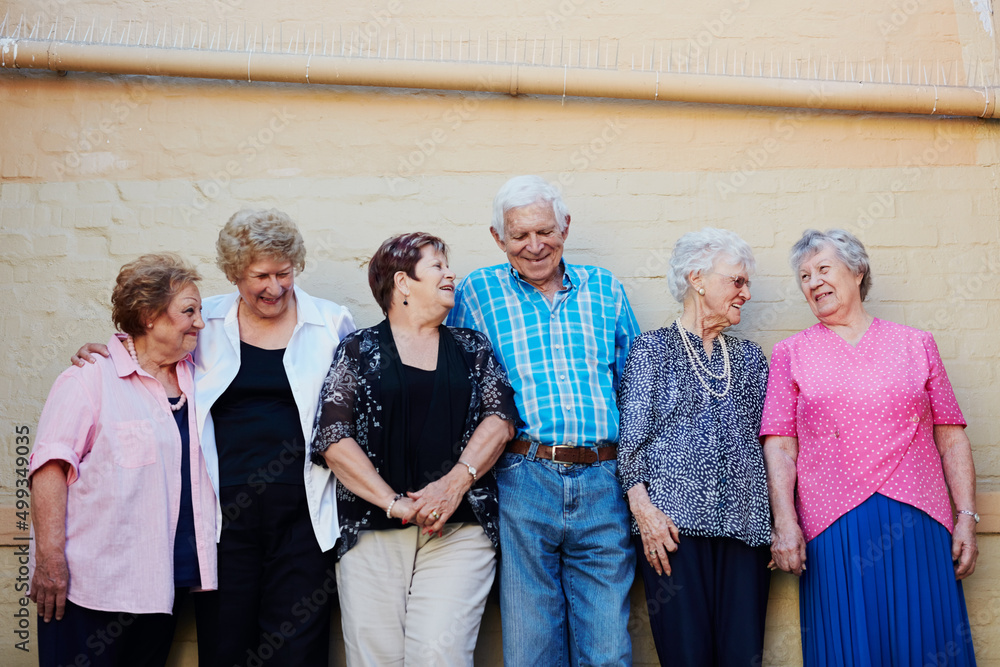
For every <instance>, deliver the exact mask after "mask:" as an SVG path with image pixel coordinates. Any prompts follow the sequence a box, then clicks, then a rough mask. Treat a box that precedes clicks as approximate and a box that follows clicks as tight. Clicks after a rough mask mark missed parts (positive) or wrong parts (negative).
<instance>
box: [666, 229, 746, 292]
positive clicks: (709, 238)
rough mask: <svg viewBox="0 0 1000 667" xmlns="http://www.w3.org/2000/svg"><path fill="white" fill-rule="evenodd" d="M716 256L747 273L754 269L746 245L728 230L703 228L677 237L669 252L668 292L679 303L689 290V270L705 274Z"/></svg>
mask: <svg viewBox="0 0 1000 667" xmlns="http://www.w3.org/2000/svg"><path fill="white" fill-rule="evenodd" d="M720 259H729V260H731V261H732V262H733V263H734V264H738V265H740V266H741V267H743V269H744V270H745V271H746V272H747V274H753V272H754V271H756V270H757V261H756V260H755V259H754V257H753V251H752V250H751V249H750V246H749V245H747V242H746V241H744V240H743V239H741V238H740V237H739V235H738V234H736V233H735V232H731V231H729V230H728V229H716V228H714V227H705V228H704V229H702V230H701V231H698V232H688V233H687V234H685V235H684V236H682V237H680V238H679V239H677V243H675V244H674V251H673V253H672V254H671V255H670V270H669V271H668V272H667V283H668V285H669V287H670V293H671V294H672V295H673V296H674V298H675V299H677V300H678V301H679V302H681V303H683V302H684V297H685V296H687V293H688V290H690V289H691V283H690V282H688V276H689V275H690V274H691V273H692V272H695V273H697V272H699V271H700V272H702V273H708V272H709V271H711V270H712V267H713V266H715V263H716V262H717V261H719V260H720Z"/></svg>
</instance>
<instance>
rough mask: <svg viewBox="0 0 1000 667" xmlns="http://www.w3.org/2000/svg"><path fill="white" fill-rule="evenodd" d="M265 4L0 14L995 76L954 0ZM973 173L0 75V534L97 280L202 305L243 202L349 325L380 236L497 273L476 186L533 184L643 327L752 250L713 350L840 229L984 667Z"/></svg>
mask: <svg viewBox="0 0 1000 667" xmlns="http://www.w3.org/2000/svg"><path fill="white" fill-rule="evenodd" d="M278 4H279V3H270V2H269V3H265V2H262V1H259V0H215V2H213V3H204V2H194V1H193V0H175V1H174V2H166V1H165V0H155V1H152V2H138V1H137V0H104V1H101V0H84V1H81V2H74V3H72V5H71V4H69V3H67V2H65V1H64V0H45V1H43V2H41V3H37V2H28V1H27V0H12V1H11V2H8V3H7V5H8V6H9V7H10V13H9V17H10V18H9V19H8V20H9V21H14V22H15V23H16V22H17V20H18V18H19V17H20V15H21V13H22V11H23V12H24V13H25V14H26V15H27V20H28V21H29V23H33V22H34V20H35V19H34V17H36V16H38V17H40V18H41V20H42V22H43V23H44V22H45V21H48V20H55V19H56V18H59V20H60V26H61V27H60V31H63V30H66V29H68V28H67V26H70V25H71V24H72V20H73V19H74V18H76V19H77V20H78V22H79V24H80V25H87V24H89V22H90V20H91V19H92V18H95V17H96V18H100V19H103V20H104V21H105V23H106V22H107V20H108V19H112V18H115V19H117V20H118V21H119V22H121V21H127V20H128V19H129V18H134V19H136V25H137V26H138V25H139V24H140V23H141V22H144V21H149V22H150V23H151V24H152V25H154V26H155V25H160V26H165V25H169V22H170V20H171V19H172V20H173V21H174V22H175V24H176V25H179V24H180V22H181V20H182V19H181V17H191V18H192V19H198V20H205V21H211V23H212V25H213V26H215V27H218V26H220V25H221V26H226V27H228V28H230V29H231V30H232V29H234V26H238V24H240V23H242V22H246V25H247V26H248V27H249V30H250V31H251V32H252V31H253V30H254V27H253V26H255V25H263V26H267V29H268V30H270V29H271V28H272V27H273V26H280V29H281V31H282V33H283V34H284V37H285V39H286V40H287V39H289V36H290V35H291V34H294V33H295V32H296V31H301V32H302V34H303V35H306V34H307V33H309V32H312V31H314V29H315V30H322V31H323V32H322V34H323V35H325V36H326V37H327V38H329V37H330V36H332V35H334V34H335V33H336V30H337V27H338V26H340V25H342V26H343V30H344V33H345V34H349V33H350V32H351V31H352V30H360V31H366V30H368V29H371V30H373V31H374V30H375V29H376V28H377V29H378V30H379V31H381V34H387V33H388V32H390V31H393V30H395V31H396V32H397V33H398V34H406V33H407V32H408V31H409V32H410V34H413V35H417V36H418V38H419V36H421V35H425V34H426V35H430V34H432V33H431V31H432V30H433V35H435V37H434V39H440V38H441V37H442V36H445V35H446V36H447V37H446V38H447V39H451V38H452V37H454V36H458V35H461V34H466V35H468V37H469V38H470V39H473V40H475V39H476V38H477V37H479V36H481V38H484V39H488V40H496V39H497V37H498V35H501V34H503V35H507V36H508V39H509V40H511V41H512V40H513V39H514V38H515V35H517V36H519V38H520V39H524V38H525V37H530V38H537V39H539V40H542V39H543V38H548V39H549V40H550V41H551V40H552V39H554V36H555V37H560V38H561V37H565V38H566V39H568V40H571V41H573V42H574V43H575V40H577V39H582V40H583V41H582V42H581V43H580V46H579V47H578V48H580V49H583V48H586V47H591V46H593V45H595V44H598V43H599V44H603V45H604V46H603V47H601V48H605V49H607V48H610V47H609V46H608V45H610V44H612V43H615V40H620V41H621V46H620V47H618V49H619V51H620V55H619V59H620V63H621V66H622V67H623V68H624V69H628V67H629V63H630V58H631V57H632V56H633V55H635V57H636V59H641V58H642V57H643V55H645V57H646V58H648V57H649V54H650V53H653V52H654V51H653V49H654V48H656V49H661V48H662V49H669V51H668V53H672V54H674V57H675V58H678V57H679V56H680V54H686V53H687V52H693V53H694V54H695V56H696V57H697V56H698V55H699V54H701V55H702V57H706V58H713V57H716V54H718V57H720V58H723V59H725V58H729V59H734V58H735V59H736V60H742V59H743V57H744V56H746V57H747V58H748V62H750V61H751V60H753V59H760V58H765V59H768V58H770V59H771V60H772V61H773V60H787V59H788V58H790V57H791V58H793V59H802V60H806V59H808V61H809V62H825V63H826V65H825V66H829V64H830V63H831V62H839V61H840V60H843V59H844V58H845V57H847V58H849V59H850V60H852V61H856V60H860V59H862V58H865V59H866V60H867V61H868V62H869V63H876V62H878V63H879V65H878V66H879V67H881V66H882V61H883V60H884V61H885V62H887V63H889V64H890V65H892V64H893V63H900V62H902V63H910V64H911V66H912V67H913V68H914V69H915V68H916V67H917V64H918V63H919V64H920V66H921V67H927V66H930V65H931V63H934V64H937V65H938V67H939V68H940V69H942V70H943V69H944V68H945V67H949V68H951V67H954V69H950V70H949V71H950V72H952V74H949V76H950V77H954V76H955V75H957V76H958V77H959V80H960V81H962V82H964V81H965V79H966V78H967V74H966V73H967V72H974V74H973V79H974V80H975V82H978V81H979V78H978V77H980V76H989V77H991V79H995V78H996V75H997V73H998V67H997V62H996V52H997V46H998V42H997V37H996V34H995V30H994V32H993V34H990V33H989V32H987V31H986V30H985V29H984V27H983V24H982V20H981V17H980V15H979V14H978V13H977V12H976V10H975V7H974V5H973V4H972V3H970V2H968V1H962V2H960V1H958V0H955V1H942V0H908V1H906V2H904V1H901V0H900V1H896V0H889V1H887V2H875V3H872V2H867V1H864V2H863V1H862V0H846V1H845V2H842V3H833V4H831V3H822V4H820V3H806V4H804V5H803V4H802V3H794V2H790V1H789V0H712V1H709V2H703V3H682V2H679V1H678V0H667V1H666V2H653V1H652V0H640V1H639V2H623V1H620V0H617V1H616V0H532V1H530V2H517V3H514V2H480V1H472V2H469V1H465V2H459V1H457V0H445V1H442V2H436V3H434V4H433V5H429V4H428V3H427V2H426V0H425V1H423V2H417V1H416V0H388V1H386V2H380V1H378V0H376V2H372V3H360V2H352V3H340V4H339V5H331V4H330V3H328V2H325V1H323V2H321V1H320V0H308V1H306V2H298V3H294V4H293V5H289V6H288V7H281V6H277V5H278ZM78 30H79V29H78ZM303 39H304V37H303ZM599 40H600V41H599ZM432 42H433V40H432ZM668 57H669V56H668ZM824 58H825V60H824ZM710 62H711V61H710ZM944 63H948V64H947V65H945V64H944ZM952 63H957V64H956V65H954V66H953V65H952ZM894 71H896V72H897V73H898V72H901V71H905V65H904V66H901V65H898V64H897V65H895V70H894ZM998 171H1000V125H998V122H997V121H982V120H976V119H958V118H938V117H926V116H906V115H890V116H883V115H875V114H866V113H846V112H825V111H799V110H776V109H764V108H748V107H732V106H708V105H692V104H677V103H664V102H657V103H653V102H638V101H609V100H586V99H575V98H569V99H566V100H565V101H563V100H561V99H558V98H544V97H532V96H519V97H517V98H512V97H509V96H503V95H482V94H473V93H465V94H463V93H450V92H420V91H412V90H384V89H369V88H361V87H354V88H343V89H341V88H333V87H325V88H320V87H305V86H298V85H277V84H248V83H246V82H221V81H202V80H184V79H156V78H144V77H129V76H111V75H102V74H80V73H70V74H69V75H68V76H66V77H57V76H56V75H55V74H54V73H51V72H45V71H26V70H25V71H20V72H12V71H9V70H0V284H3V285H5V286H6V287H7V289H4V290H3V291H2V293H0V312H2V321H0V331H2V340H3V342H4V344H5V346H6V348H7V350H6V352H7V353H6V354H5V355H3V358H2V360H0V427H2V429H3V434H4V435H3V438H2V439H0V543H3V544H6V545H11V544H13V537H14V536H16V535H18V531H17V529H16V515H15V514H14V511H15V502H16V498H15V495H14V493H15V492H14V480H15V479H16V474H17V473H16V468H17V467H18V464H17V459H16V443H15V440H14V429H15V427H16V426H21V425H26V426H28V427H30V428H31V429H32V431H33V430H34V427H35V425H36V424H37V420H38V415H39V412H40V410H41V406H42V404H43V402H44V400H45V396H46V394H47V391H48V388H49V386H50V385H51V383H52V381H53V380H54V378H55V377H56V375H57V374H58V373H59V372H60V371H61V370H62V369H63V368H64V367H65V365H66V361H67V359H68V356H69V355H70V353H71V352H72V351H73V350H75V349H76V348H77V347H78V346H79V344H80V343H82V342H85V341H91V340H93V341H103V340H105V339H106V337H107V336H108V333H109V331H110V323H109V322H110V318H109V304H108V301H109V294H110V287H111V284H112V281H113V279H114V276H115V275H116V273H117V270H118V268H119V267H120V266H121V265H122V264H123V263H124V262H126V261H128V260H129V259H132V258H134V257H135V256H136V255H138V254H140V253H142V252H148V251H157V250H174V251H178V252H180V253H182V254H184V255H185V256H187V257H189V258H190V259H191V260H192V261H194V262H195V263H196V264H197V265H198V266H199V268H200V269H201V270H202V272H203V274H204V275H205V281H204V284H203V287H202V289H203V293H204V294H215V293H219V292H222V291H226V290H228V289H230V286H229V285H228V283H226V282H225V280H224V278H223V277H222V276H221V275H220V273H219V272H218V270H217V269H216V268H215V267H214V240H215V237H216V234H217V232H218V229H219V227H220V226H221V224H222V223H223V222H224V221H225V220H226V219H227V218H228V217H229V215H231V214H232V213H233V212H234V211H235V210H236V209H238V208H239V207H241V206H254V207H257V206H267V207H270V206H276V207H279V208H281V209H284V210H286V211H287V212H288V213H290V214H291V215H292V216H293V217H294V218H295V219H296V220H297V221H298V222H299V224H300V226H301V228H302V230H303V233H304V235H305V238H306V242H307V247H308V251H309V255H308V258H307V268H306V271H305V273H304V274H303V275H302V276H300V277H298V278H297V280H298V281H299V283H300V284H301V285H302V286H304V287H305V288H306V289H307V290H309V291H310V292H311V293H313V294H316V295H317V296H321V297H325V298H329V299H332V300H334V301H337V302H340V303H344V304H346V305H348V306H349V307H350V308H351V310H352V311H353V312H354V314H355V317H356V319H357V321H358V324H359V325H361V326H365V325H370V324H373V323H375V322H376V321H377V320H378V319H379V313H378V310H377V308H376V307H375V306H374V303H373V302H372V299H371V296H370V293H369V292H368V289H367V284H366V280H365V274H364V269H363V264H364V261H365V260H366V259H367V258H368V256H370V254H371V252H372V251H373V250H374V249H375V247H376V246H377V245H378V243H379V242H380V241H381V240H382V239H384V238H385V237H387V236H389V235H390V234H393V233H396V232H400V231H407V230H416V229H422V230H427V231H431V232H434V233H437V234H440V235H441V236H443V237H444V238H445V239H446V240H447V241H448V242H449V243H450V244H451V246H452V260H453V262H452V263H453V266H454V267H455V268H456V270H457V271H458V272H459V273H460V274H464V273H467V272H468V271H470V270H472V269H474V268H476V267H478V266H482V265H485V264H492V263H496V262H499V261H501V260H502V259H503V256H502V255H501V254H500V253H499V251H498V250H497V249H496V247H495V246H494V245H493V243H492V241H491V239H490V237H489V233H488V230H487V225H488V220H489V216H490V202H491V199H492V196H493V194H494V193H495V191H496V189H497V188H498V187H499V186H500V185H501V184H502V183H503V181H504V180H505V179H506V178H507V177H509V176H511V175H514V174H518V173H539V174H542V175H544V176H546V177H548V178H550V179H552V180H556V181H559V182H560V183H561V184H562V186H563V190H564V192H565V196H566V199H567V202H568V204H569V206H570V210H571V212H572V215H573V226H572V232H571V234H570V237H569V240H568V244H567V257H568V259H570V260H571V261H579V262H589V263H597V264H601V265H604V266H607V267H609V268H610V269H612V270H613V271H614V272H615V273H616V274H617V275H618V276H619V277H621V278H622V280H623V281H624V282H625V284H626V286H627V288H628V292H629V297H630V299H631V300H632V304H633V306H634V308H635V310H636V312H637V315H638V317H639V321H640V324H641V325H642V327H643V329H644V330H646V329H650V328H654V327H658V326H662V325H664V324H666V323H668V322H670V321H671V320H672V319H673V318H674V317H675V316H676V314H677V312H678V306H677V304H676V303H674V302H673V300H672V299H671V298H670V296H669V293H668V291H667V289H666V286H665V282H664V274H665V270H666V268H667V258H668V256H669V249H670V247H671V246H672V244H673V242H674V241H675V240H676V239H677V238H678V237H679V236H680V235H681V234H683V233H684V232H687V231H690V230H692V229H697V228H700V227H702V226H704V225H713V226H720V227H726V228H729V229H732V230H734V231H736V232H738V233H739V234H740V235H742V236H743V237H744V238H745V239H746V240H747V241H748V242H749V243H750V244H751V245H752V246H753V248H754V250H755V252H756V255H757V259H758V264H759V275H758V276H757V277H756V279H755V281H754V290H753V300H752V301H751V302H750V304H749V305H748V307H747V308H746V309H745V310H744V323H743V324H742V325H741V326H740V327H739V328H738V330H737V331H735V333H736V334H737V335H741V336H745V337H748V338H751V339H753V340H756V341H757V342H759V343H760V344H761V345H762V346H763V347H764V349H765V351H768V352H769V351H770V349H771V347H772V346H773V344H774V343H775V342H776V341H777V340H780V339H781V338H783V337H785V336H787V335H789V334H791V333H793V332H795V331H798V330H800V329H802V328H804V327H806V326H809V325H811V324H812V323H813V320H812V316H811V314H810V312H809V310H808V308H807V307H806V305H805V304H804V303H803V301H802V298H801V296H800V295H799V293H798V291H797V290H796V288H795V285H794V281H793V280H792V278H791V276H790V270H789V268H788V266H787V260H786V257H787V251H788V249H789V247H790V246H791V244H792V243H793V242H794V241H795V240H796V239H797V238H798V236H799V234H800V233H801V232H802V230H803V229H805V228H807V227H818V228H824V229H825V228H828V227H831V226H840V227H846V228H847V229H850V230H852V231H854V232H855V233H856V234H858V235H859V236H860V237H861V238H862V240H863V241H864V242H865V243H866V244H867V246H868V249H869V252H870V254H871V257H872V260H873V263H874V273H875V286H874V288H873V291H872V294H871V297H870V298H871V303H870V309H871V311H872V312H873V313H874V314H875V315H877V316H879V317H884V318H887V319H891V320H894V321H897V322H902V323H905V324H908V325H913V326H917V327H921V328H924V329H929V330H931V331H933V332H934V333H935V335H936V337H937V340H938V343H939V345H940V347H941V351H942V355H943V357H944V359H945V364H946V366H947V368H948V371H949V373H950V376H951V378H952V381H953V383H954V385H955V389H956V392H957V394H958V398H959V401H960V403H961V405H962V408H963V409H964V411H965V414H966V416H967V418H968V420H969V423H970V426H969V434H970V436H971V438H972V441H973V444H974V451H975V459H976V465H977V471H978V476H979V486H980V492H981V493H980V507H981V508H985V509H986V511H985V512H984V514H988V515H989V516H988V518H987V520H986V521H984V524H983V525H982V529H983V530H982V532H984V535H983V537H982V540H981V543H980V549H981V557H980V565H979V569H978V570H977V572H976V574H975V575H974V576H973V577H972V578H971V579H970V580H969V581H968V583H967V586H966V593H967V598H968V602H969V609H970V614H971V617H972V621H973V633H974V637H975V642H976V648H977V653H978V657H979V659H980V664H981V665H1000V624H998V622H997V620H998V618H1000V590H998V589H1000V583H998V582H1000V565H998V557H1000V538H998V537H997V533H998V532H1000V494H998V492H1000V426H998V422H997V420H996V418H995V417H996V411H997V405H998V399H1000V378H998V374H1000V352H998V346H997V342H996V334H995V331H996V330H997V328H998V325H1000V308H998V305H1000V298H998V297H997V290H996V288H995V285H996V283H997V280H998V278H1000V213H998V212H1000V189H998V185H997V184H998ZM17 572H18V562H17V553H16V551H15V548H13V547H10V546H6V547H4V548H2V549H0V663H2V664H4V665H28V664H33V663H34V661H35V656H34V654H33V653H32V654H24V653H22V652H20V651H18V650H17V649H16V648H15V647H14V644H15V641H16V640H17V638H16V635H14V634H13V632H14V630H16V629H17V621H18V619H17V617H15V616H14V614H15V613H16V612H17V610H18V597H19V594H18V592H17V590H16V586H17V584H18V582H17ZM633 601H634V603H635V604H634V606H633V615H634V619H633V624H632V627H633V636H634V637H635V646H636V663H637V664H655V654H654V652H653V650H652V644H651V641H650V639H649V636H648V630H647V629H646V627H645V621H644V619H643V617H642V609H643V605H642V594H641V591H640V590H639V589H636V590H635V591H634V597H633ZM30 632H31V636H32V637H34V629H33V627H32V629H31V630H30ZM498 632H499V619H498V612H497V609H496V608H495V607H494V606H491V607H490V608H489V609H488V611H487V616H486V621H485V623H484V629H483V638H482V641H481V642H480V647H479V651H478V653H477V658H478V659H477V664H483V665H492V664H499V662H498V660H499V636H498ZM192 634H193V629H192V627H191V625H190V623H189V622H188V623H185V624H184V625H183V626H182V631H181V633H180V635H179V637H178V653H177V655H176V656H175V657H176V658H177V662H176V664H193V661H192V660H191V657H192V656H193V655H194V654H193V646H192V645H191V644H190V639H191V638H192ZM798 641H799V640H798V623H797V593H796V587H795V585H794V581H793V580H792V578H791V577H789V576H785V575H779V576H776V577H775V579H774V584H773V586H772V596H771V605H770V610H769V617H768V635H767V653H766V655H765V659H764V664H765V665H798V664H800V658H799V653H798V650H799V648H798V647H799V644H798Z"/></svg>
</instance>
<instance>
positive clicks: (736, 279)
mask: <svg viewBox="0 0 1000 667" xmlns="http://www.w3.org/2000/svg"><path fill="white" fill-rule="evenodd" d="M709 273H714V274H715V275H717V276H723V277H726V278H729V279H730V280H732V281H733V286H734V287H735V288H736V289H743V286H744V285H746V286H747V287H750V279H749V278H744V277H743V276H731V275H729V274H728V273H719V272H718V271H709Z"/></svg>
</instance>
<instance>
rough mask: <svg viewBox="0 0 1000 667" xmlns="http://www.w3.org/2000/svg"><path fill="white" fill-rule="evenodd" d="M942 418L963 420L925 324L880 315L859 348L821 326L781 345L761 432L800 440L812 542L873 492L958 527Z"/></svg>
mask: <svg viewBox="0 0 1000 667" xmlns="http://www.w3.org/2000/svg"><path fill="white" fill-rule="evenodd" d="M935 424H960V425H962V426H965V418H964V417H963V416H962V411H961V410H960V409H959V407H958V402H957V401H956V400H955V392H954V391H953V390H952V388H951V383H950V382H949V381H948V375H947V373H946V372H945V369H944V364H943V363H942V362H941V355H940V353H939V352H938V349H937V344H935V342H934V337H933V336H932V335H931V334H929V333H927V332H924V331H920V330H918V329H913V328H910V327H907V326H903V325H901V324H894V323H892V322H886V321H885V320H880V319H876V320H875V321H874V322H872V325H871V327H870V328H869V329H868V331H867V332H865V335H864V336H863V337H862V338H861V341H860V342H858V345H857V347H852V346H851V345H850V344H848V343H847V342H846V341H845V340H844V339H842V338H841V337H840V336H838V335H837V334H836V333H834V332H833V331H831V330H829V329H827V328H826V327H825V326H823V325H822V324H817V325H815V326H813V327H810V328H809V329H806V330H805V331H801V332H799V333H797V334H796V335H794V336H792V337H791V338H787V339H785V340H783V341H781V342H780V343H778V344H777V345H775V346H774V352H773V353H772V355H771V373H770V376H769V379H768V385H767V399H766V400H765V402H764V418H763V421H762V424H761V429H760V434H761V436H767V435H781V436H789V437H795V438H798V445H799V454H798V460H797V464H796V472H797V475H798V488H797V491H798V493H797V496H796V503H795V504H796V509H797V510H798V514H799V523H800V525H801V526H802V531H803V533H804V535H805V539H806V540H811V539H812V538H814V537H816V536H817V535H819V534H820V533H821V532H823V530H825V529H826V528H827V527H828V526H830V525H831V524H832V523H833V522H834V521H836V520H837V519H838V518H840V517H841V516H843V515H844V514H846V513H847V512H849V511H850V510H852V509H854V508H855V507H857V506H858V505H860V504H861V503H863V502H864V501H865V500H867V499H868V498H869V497H871V495H872V494H874V493H881V494H882V495H884V496H888V497H889V498H893V499H895V500H898V501H900V502H904V503H907V504H909V505H912V506H914V507H917V508H919V509H921V510H923V511H924V512H926V513H927V514H928V515H930V516H931V517H932V518H933V519H935V520H936V521H938V522H940V523H941V524H942V525H943V526H944V527H945V528H947V529H948V530H949V531H951V530H952V528H953V527H954V525H953V519H952V513H951V504H950V503H949V500H948V487H947V486H946V485H945V479H944V471H943V469H942V467H941V456H940V454H939V453H938V450H937V446H936V445H935V443H934V425H935Z"/></svg>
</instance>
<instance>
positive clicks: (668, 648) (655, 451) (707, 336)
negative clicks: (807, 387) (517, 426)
mask: <svg viewBox="0 0 1000 667" xmlns="http://www.w3.org/2000/svg"><path fill="white" fill-rule="evenodd" d="M754 267H755V262H754V257H753V253H752V252H751V250H750V247H749V246H748V245H747V244H746V242H744V241H743V240H742V239H741V238H740V237H739V236H737V235H736V234H734V233H733V232H730V231H726V230H721V229H712V228H707V227H706V228H705V229H702V230H701V231H699V232H691V233H688V234H685V235H684V236H682V237H681V238H680V239H679V240H678V241H677V244H676V245H675V246H674V251H673V255H672V256H671V258H670V273H669V286H670V291H671V293H672V294H673V296H674V298H676V299H677V300H678V301H680V302H681V303H682V304H683V306H684V310H683V313H682V314H681V316H680V317H679V318H678V319H677V321H675V322H674V323H673V324H672V325H671V326H669V327H666V328H663V329H657V330H656V331H650V332H647V333H645V334H643V335H642V336H640V337H639V338H638V339H637V340H636V342H635V343H634V344H633V346H632V349H631V351H630V352H629V355H628V361H627V362H626V364H625V372H624V375H623V376H622V382H621V390H620V394H619V403H620V406H621V443H620V444H619V446H618V466H619V467H618V470H619V476H620V477H621V480H622V488H624V489H626V491H627V493H628V501H629V506H630V508H631V510H632V516H633V517H634V521H633V530H632V532H633V535H637V536H638V537H637V538H634V539H635V544H636V550H637V551H639V552H640V553H639V559H638V560H639V563H640V564H641V568H642V575H643V580H644V582H645V587H646V599H647V604H648V608H649V620H650V625H651V626H652V632H653V640H654V642H655V644H656V652H657V654H658V656H659V658H660V663H661V664H664V665H667V664H669V665H690V666H692V667H695V666H703V665H749V664H752V662H753V660H754V659H756V660H757V663H756V664H760V662H759V660H760V655H761V653H762V651H763V643H764V615H765V613H766V611H767V594H768V586H769V582H770V571H769V570H768V567H767V564H768V555H769V553H768V546H767V545H768V544H769V542H770V530H771V516H770V513H769V510H768V502H767V486H766V480H765V474H764V460H763V455H762V453H761V447H760V443H759V441H758V439H757V433H758V427H759V425H760V416H761V408H762V405H763V402H764V391H765V387H766V384H767V360H766V359H765V358H764V354H763V352H762V351H761V349H760V347H759V346H758V345H757V344H755V343H752V342H750V341H747V340H740V339H738V338H733V337H732V336H727V335H725V334H724V333H722V332H723V330H724V329H726V328H727V327H730V326H732V325H735V324H738V323H739V322H740V318H741V316H742V308H743V306H744V305H745V304H746V302H747V301H749V300H750V278H749V276H750V274H752V273H753V271H754Z"/></svg>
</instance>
